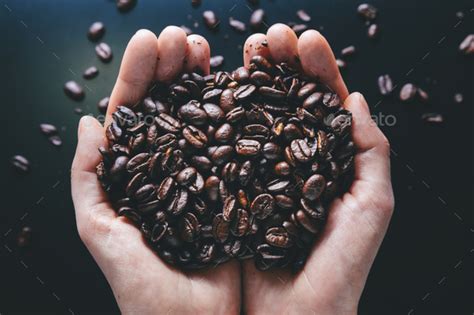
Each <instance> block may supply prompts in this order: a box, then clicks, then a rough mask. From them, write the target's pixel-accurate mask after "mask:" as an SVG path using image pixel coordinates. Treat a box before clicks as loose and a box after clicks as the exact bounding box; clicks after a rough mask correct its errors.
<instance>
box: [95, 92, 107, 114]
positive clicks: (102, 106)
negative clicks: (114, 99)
mask: <svg viewBox="0 0 474 315" xmlns="http://www.w3.org/2000/svg"><path fill="white" fill-rule="evenodd" d="M109 100H110V98H109V97H108V96H107V97H104V98H103V99H101V100H100V101H99V102H98V103H97V109H99V112H100V113H101V114H105V113H107V107H109Z"/></svg>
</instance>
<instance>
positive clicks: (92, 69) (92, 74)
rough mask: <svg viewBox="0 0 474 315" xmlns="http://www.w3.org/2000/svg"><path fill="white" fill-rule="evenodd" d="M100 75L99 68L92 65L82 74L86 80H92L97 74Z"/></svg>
mask: <svg viewBox="0 0 474 315" xmlns="http://www.w3.org/2000/svg"><path fill="white" fill-rule="evenodd" d="M98 75H99V69H97V68H96V67H94V66H92V67H89V68H87V69H86V70H84V73H83V74H82V77H83V78H84V79H86V80H90V79H93V78H95V77H96V76H98Z"/></svg>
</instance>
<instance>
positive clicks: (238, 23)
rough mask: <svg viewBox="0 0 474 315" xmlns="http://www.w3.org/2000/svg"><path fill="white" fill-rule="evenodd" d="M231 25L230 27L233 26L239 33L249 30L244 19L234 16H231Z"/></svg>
mask: <svg viewBox="0 0 474 315" xmlns="http://www.w3.org/2000/svg"><path fill="white" fill-rule="evenodd" d="M229 25H230V27H232V28H233V29H234V30H235V31H237V32H239V33H245V32H246V31H247V26H246V25H245V23H244V22H242V21H239V20H236V19H234V18H233V17H230V18H229Z"/></svg>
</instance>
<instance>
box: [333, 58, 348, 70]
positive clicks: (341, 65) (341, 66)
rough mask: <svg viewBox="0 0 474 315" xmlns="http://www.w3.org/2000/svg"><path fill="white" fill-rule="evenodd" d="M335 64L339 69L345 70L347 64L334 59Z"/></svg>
mask: <svg viewBox="0 0 474 315" xmlns="http://www.w3.org/2000/svg"><path fill="white" fill-rule="evenodd" d="M336 64H337V66H338V67H339V69H345V68H346V67H347V63H346V62H345V61H344V60H342V59H336Z"/></svg>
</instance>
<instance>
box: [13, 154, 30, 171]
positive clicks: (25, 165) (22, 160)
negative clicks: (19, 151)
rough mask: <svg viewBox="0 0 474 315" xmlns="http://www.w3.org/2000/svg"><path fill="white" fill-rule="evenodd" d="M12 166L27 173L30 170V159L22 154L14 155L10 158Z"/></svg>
mask: <svg viewBox="0 0 474 315" xmlns="http://www.w3.org/2000/svg"><path fill="white" fill-rule="evenodd" d="M11 164H12V166H13V167H14V168H15V169H16V170H17V171H18V172H21V173H27V172H29V171H30V161H28V159H27V158H26V157H24V156H22V155H14V156H13V157H12V158H11Z"/></svg>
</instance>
